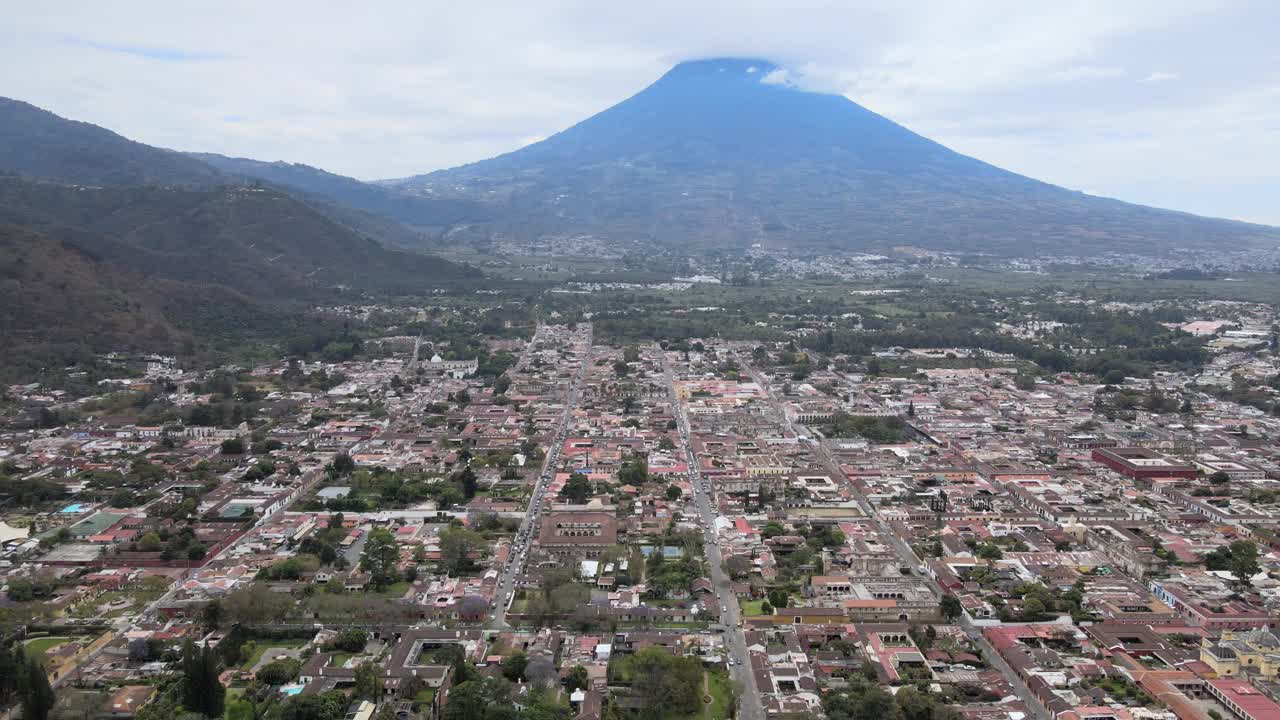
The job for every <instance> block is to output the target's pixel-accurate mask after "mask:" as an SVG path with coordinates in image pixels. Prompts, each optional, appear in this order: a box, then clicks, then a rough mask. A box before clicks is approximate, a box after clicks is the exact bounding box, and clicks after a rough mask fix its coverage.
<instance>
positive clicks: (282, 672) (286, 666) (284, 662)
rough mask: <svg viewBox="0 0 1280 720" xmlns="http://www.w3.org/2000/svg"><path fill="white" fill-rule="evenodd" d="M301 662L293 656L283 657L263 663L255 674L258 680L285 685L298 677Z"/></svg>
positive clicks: (267, 683)
mask: <svg viewBox="0 0 1280 720" xmlns="http://www.w3.org/2000/svg"><path fill="white" fill-rule="evenodd" d="M300 667H301V664H300V663H299V662H298V661H297V660H294V659H293V658H283V659H281V660H276V661H274V662H270V663H267V664H266V665H263V666H262V668H261V669H259V670H258V672H257V673H256V674H255V675H254V677H255V678H257V680H258V682H260V683H263V684H266V685H284V684H285V683H288V682H293V680H294V679H296V678H297V677H298V671H299V669H300Z"/></svg>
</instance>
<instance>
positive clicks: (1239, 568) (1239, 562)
mask: <svg viewBox="0 0 1280 720" xmlns="http://www.w3.org/2000/svg"><path fill="white" fill-rule="evenodd" d="M1230 549H1231V574H1232V575H1235V576H1236V582H1237V583H1238V584H1239V586H1240V588H1241V589H1245V590H1247V589H1248V588H1249V587H1250V586H1251V585H1252V584H1253V580H1252V578H1253V576H1254V575H1257V574H1258V573H1259V572H1261V570H1262V567H1261V565H1259V563H1258V546H1257V545H1255V544H1253V543H1252V542H1250V541H1248V540H1236V541H1235V542H1233V543H1231V548H1230Z"/></svg>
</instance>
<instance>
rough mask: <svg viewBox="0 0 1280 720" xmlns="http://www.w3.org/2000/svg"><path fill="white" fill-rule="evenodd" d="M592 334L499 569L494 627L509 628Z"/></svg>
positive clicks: (586, 365) (520, 364)
mask: <svg viewBox="0 0 1280 720" xmlns="http://www.w3.org/2000/svg"><path fill="white" fill-rule="evenodd" d="M541 330H542V327H541V326H539V332H541ZM592 337H593V332H592V329H591V326H589V325H588V326H587V352H586V355H585V356H584V357H583V358H582V364H581V365H580V366H579V367H578V369H577V371H576V372H575V373H574V374H573V378H572V379H571V380H570V381H569V390H568V392H567V393H566V395H565V402H564V412H562V413H561V414H560V419H559V420H558V421H557V423H556V431H555V433H554V434H553V435H552V439H551V443H550V446H549V447H548V448H547V453H546V457H545V458H544V459H543V462H542V468H541V470H540V471H539V473H538V477H537V479H536V480H535V481H534V484H533V493H532V494H531V495H530V496H529V505H528V507H527V508H526V509H525V514H524V517H523V518H521V520H520V529H519V530H517V531H516V537H515V540H514V541H512V543H511V552H510V554H509V555H508V556H507V564H506V566H505V567H504V568H503V570H502V577H501V578H499V582H498V589H497V591H496V594H495V596H494V599H493V615H492V618H491V619H490V625H491V626H492V627H494V628H496V629H505V628H507V627H509V626H508V625H507V619H506V618H507V610H508V609H509V608H510V607H511V603H512V601H513V600H514V598H515V585H516V579H517V578H518V577H519V576H520V573H521V572H522V571H523V570H524V565H525V561H526V560H527V559H528V557H529V546H530V545H531V544H532V543H533V536H534V535H535V534H536V533H537V532H538V515H539V514H540V513H541V512H542V510H543V508H544V507H545V505H544V503H549V502H550V500H548V499H547V498H546V492H547V487H548V486H549V485H550V484H551V476H552V473H554V472H555V468H556V467H557V461H558V460H559V459H560V449H561V448H562V447H564V441H565V439H566V435H567V433H568V432H569V417H570V415H572V414H573V409H574V408H575V407H577V404H578V391H579V388H580V387H581V385H582V378H584V377H585V376H586V374H587V368H589V367H590V366H591V357H592V345H591V343H592ZM537 338H538V335H537V333H535V334H534V337H533V339H532V340H530V341H529V346H528V348H526V351H525V353H522V354H521V358H520V361H519V362H518V363H517V367H519V368H521V369H523V368H524V366H525V359H526V356H527V354H528V352H529V350H530V349H531V348H533V345H534V343H535V342H536V341H537Z"/></svg>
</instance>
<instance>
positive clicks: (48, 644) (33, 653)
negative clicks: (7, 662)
mask: <svg viewBox="0 0 1280 720" xmlns="http://www.w3.org/2000/svg"><path fill="white" fill-rule="evenodd" d="M78 639H79V638H73V637H66V636H62V635H55V636H53V637H42V638H36V639H34V640H28V641H27V646H26V650H27V657H33V658H35V659H37V660H40V661H41V662H43V661H44V654H45V652H47V651H48V650H49V649H51V648H55V647H57V646H59V645H61V644H62V643H64V642H70V641H72V640H78Z"/></svg>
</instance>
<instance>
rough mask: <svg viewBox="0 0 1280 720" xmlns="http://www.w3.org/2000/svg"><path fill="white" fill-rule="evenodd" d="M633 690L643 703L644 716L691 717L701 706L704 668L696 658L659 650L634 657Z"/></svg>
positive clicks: (632, 667) (650, 650)
mask: <svg viewBox="0 0 1280 720" xmlns="http://www.w3.org/2000/svg"><path fill="white" fill-rule="evenodd" d="M630 660H631V661H630V665H629V666H630V669H631V674H632V678H633V682H632V690H633V691H634V693H635V696H636V697H637V698H639V699H640V700H641V702H642V706H641V716H642V717H645V718H653V719H656V718H660V717H663V716H665V715H667V714H671V713H675V714H680V715H691V714H693V713H694V712H696V711H697V710H698V709H699V708H700V707H701V705H702V678H703V671H702V665H701V663H699V662H698V660H697V658H693V657H675V656H673V655H670V654H668V653H667V652H666V651H664V650H662V649H661V648H657V647H647V648H644V649H643V650H640V651H639V652H636V653H635V654H634V655H632V656H631V659H630Z"/></svg>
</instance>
